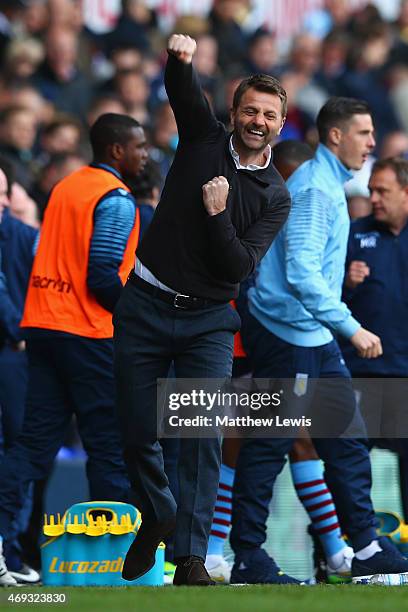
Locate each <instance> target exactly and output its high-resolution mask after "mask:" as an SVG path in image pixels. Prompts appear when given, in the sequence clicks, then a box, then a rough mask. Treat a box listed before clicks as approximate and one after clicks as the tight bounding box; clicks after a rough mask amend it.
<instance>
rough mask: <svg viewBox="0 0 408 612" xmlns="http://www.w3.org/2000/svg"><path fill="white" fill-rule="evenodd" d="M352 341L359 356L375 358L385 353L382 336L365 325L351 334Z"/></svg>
mask: <svg viewBox="0 0 408 612" xmlns="http://www.w3.org/2000/svg"><path fill="white" fill-rule="evenodd" d="M350 342H351V344H352V345H353V346H354V347H355V348H356V349H357V353H358V354H359V356H360V357H364V358H365V359H375V358H376V357H380V355H382V353H383V350H382V346H381V340H380V338H379V337H378V336H376V335H375V334H372V333H371V332H370V331H368V329H364V328H363V327H360V329H358V330H357V331H356V333H355V334H354V336H351V338H350Z"/></svg>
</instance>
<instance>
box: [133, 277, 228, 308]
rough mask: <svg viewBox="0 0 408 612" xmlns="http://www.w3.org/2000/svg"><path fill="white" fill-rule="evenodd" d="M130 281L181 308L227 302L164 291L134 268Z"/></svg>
mask: <svg viewBox="0 0 408 612" xmlns="http://www.w3.org/2000/svg"><path fill="white" fill-rule="evenodd" d="M128 281H129V282H130V283H131V284H132V285H135V287H138V288H139V289H141V290H142V291H144V292H145V293H148V294H149V295H152V296H153V297H157V298H159V300H162V301H163V302H166V303H167V304H170V305H171V306H174V308H180V309H181V310H198V309H199V308H205V307H206V306H215V305H217V304H218V305H219V306H220V305H221V304H225V303H226V302H216V301H215V300H207V299H205V298H199V297H193V296H192V295H184V293H170V291H164V289H160V287H156V286H155V285H152V284H151V283H148V282H147V281H145V280H144V279H143V278H141V277H140V276H138V275H137V274H135V272H134V270H132V271H131V273H130V274H129V277H128Z"/></svg>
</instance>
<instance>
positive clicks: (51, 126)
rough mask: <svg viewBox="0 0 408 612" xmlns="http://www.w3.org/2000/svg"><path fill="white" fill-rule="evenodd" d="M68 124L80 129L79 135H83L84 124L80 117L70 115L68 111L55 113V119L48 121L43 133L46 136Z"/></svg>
mask: <svg viewBox="0 0 408 612" xmlns="http://www.w3.org/2000/svg"><path fill="white" fill-rule="evenodd" d="M66 125H69V126H72V127H74V128H76V129H77V130H78V133H79V136H80V137H81V135H82V125H81V122H80V121H79V119H77V118H76V117H74V116H73V115H69V114H68V113H58V114H56V115H55V117H54V119H53V120H52V121H50V123H48V124H47V125H46V126H45V127H44V129H43V134H44V135H45V136H49V135H50V134H52V133H53V132H54V131H56V130H59V128H61V127H65V126H66Z"/></svg>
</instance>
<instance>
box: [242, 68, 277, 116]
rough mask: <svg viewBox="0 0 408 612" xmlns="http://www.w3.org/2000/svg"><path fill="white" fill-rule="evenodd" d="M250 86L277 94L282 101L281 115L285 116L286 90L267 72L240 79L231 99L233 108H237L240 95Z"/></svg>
mask: <svg viewBox="0 0 408 612" xmlns="http://www.w3.org/2000/svg"><path fill="white" fill-rule="evenodd" d="M251 88H252V89H256V91H262V92H265V93H269V94H272V95H274V96H278V98H279V99H280V101H281V103H282V116H283V117H286V113H287V110H288V98H287V95H286V91H285V90H284V89H283V87H282V85H281V84H280V82H279V81H278V79H275V77H273V76H270V75H269V74H254V75H252V76H250V77H248V78H246V79H244V80H243V81H241V83H240V84H239V85H238V87H237V88H236V90H235V93H234V99H233V101H232V108H233V110H236V109H237V108H238V106H239V103H240V102H241V98H242V96H243V95H244V93H245V92H246V91H248V89H251Z"/></svg>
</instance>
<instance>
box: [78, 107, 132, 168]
mask: <svg viewBox="0 0 408 612" xmlns="http://www.w3.org/2000/svg"><path fill="white" fill-rule="evenodd" d="M139 127H141V125H140V123H139V122H138V121H136V119H133V117H129V115H120V114H118V113H105V114H104V115H101V116H100V117H98V119H97V120H96V121H95V123H94V124H93V125H92V127H91V129H90V132H89V140H90V141H91V147H92V152H93V155H94V157H95V158H100V157H103V156H104V155H105V153H106V148H107V147H108V146H109V145H113V144H115V143H118V144H121V145H125V144H126V143H127V142H128V140H129V139H130V138H131V134H130V131H131V130H132V129H133V128H139Z"/></svg>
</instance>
